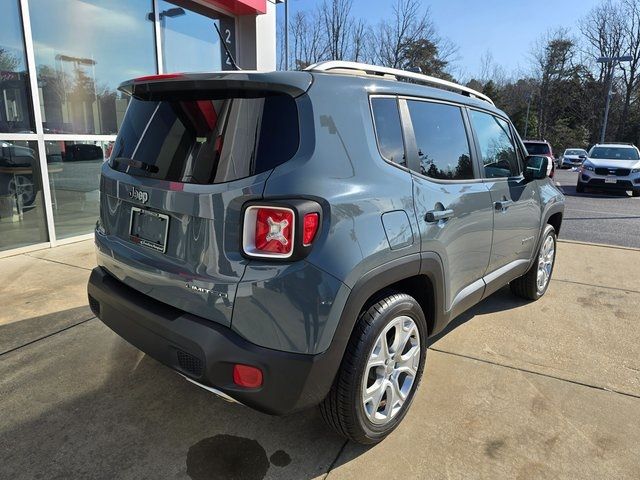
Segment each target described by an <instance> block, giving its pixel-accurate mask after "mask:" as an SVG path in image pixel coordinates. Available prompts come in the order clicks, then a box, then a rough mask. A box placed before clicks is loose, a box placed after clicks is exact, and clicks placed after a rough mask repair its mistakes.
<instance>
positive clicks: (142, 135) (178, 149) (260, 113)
mask: <svg viewBox="0 0 640 480" xmlns="http://www.w3.org/2000/svg"><path fill="white" fill-rule="evenodd" d="M297 149H298V115H297V109H296V105H295V100H294V99H293V98H291V97H289V96H285V95H274V96H268V97H263V98H227V99H220V100H195V101H194V100H186V101H158V102H147V101H142V100H132V102H131V105H130V107H129V109H128V110H127V115H126V116H125V119H124V123H123V125H122V128H121V130H120V133H119V134H118V138H117V139H116V143H115V145H114V147H113V152H112V154H111V166H112V167H114V168H116V169H118V170H120V171H126V172H128V173H130V174H132V175H139V176H147V177H152V178H159V179H162V180H169V181H175V182H184V183H200V184H208V183H222V182H228V181H231V180H237V179H239V178H244V177H247V176H250V175H255V174H258V173H261V172H264V171H266V170H269V169H271V168H274V167H275V166H277V165H279V164H281V163H283V162H285V161H286V160H288V159H290V158H291V157H292V156H293V155H294V154H295V152H296V151H297Z"/></svg>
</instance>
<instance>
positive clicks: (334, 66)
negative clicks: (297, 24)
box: [305, 60, 494, 105]
mask: <svg viewBox="0 0 640 480" xmlns="http://www.w3.org/2000/svg"><path fill="white" fill-rule="evenodd" d="M305 70H307V71H313V72H324V73H331V71H332V70H333V71H334V73H350V74H355V75H358V74H360V75H378V76H380V75H381V76H384V77H386V78H388V77H395V79H396V80H402V79H405V80H412V81H414V82H416V83H422V84H425V85H429V86H433V87H437V88H443V89H446V90H452V91H454V92H457V93H462V94H463V95H468V96H471V97H476V98H479V99H480V100H484V101H485V102H488V103H490V104H491V105H494V103H493V101H492V100H491V99H490V98H489V97H487V96H486V95H485V94H484V93H480V92H478V91H476V90H473V89H472V88H469V87H465V86H464V85H459V84H457V83H453V82H449V81H447V80H442V79H440V78H435V77H430V76H429V75H423V74H421V73H415V72H407V71H405V70H399V69H397V68H388V67H379V66H377V65H370V64H368V63H358V62H346V61H342V60H329V61H326V62H318V63H314V64H313V65H309V66H308V67H307V68H305Z"/></svg>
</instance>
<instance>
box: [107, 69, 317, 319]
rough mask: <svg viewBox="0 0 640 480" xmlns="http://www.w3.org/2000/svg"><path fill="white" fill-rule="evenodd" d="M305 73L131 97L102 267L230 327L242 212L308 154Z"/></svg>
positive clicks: (197, 79)
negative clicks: (301, 150)
mask: <svg viewBox="0 0 640 480" xmlns="http://www.w3.org/2000/svg"><path fill="white" fill-rule="evenodd" d="M310 83H311V76H310V75H309V74H306V73H302V72H298V73H295V74H294V73H271V74H260V73H244V72H239V73H224V74H222V73H220V74H193V75H180V76H172V75H170V76H154V77H147V78H144V79H138V80H134V81H130V82H126V83H124V84H123V85H121V90H122V91H124V92H126V93H128V94H130V95H132V97H133V98H132V99H131V102H130V104H129V107H128V109H127V112H126V115H125V118H124V120H123V123H122V125H121V127H120V131H119V133H118V137H117V139H116V142H115V145H114V147H113V150H112V153H111V157H110V159H109V161H108V163H107V164H105V166H104V168H103V173H102V178H101V200H100V225H99V226H98V228H97V235H96V243H97V246H98V251H99V255H98V261H99V264H100V265H101V266H103V267H104V268H105V269H106V270H107V271H109V272H110V273H111V274H112V275H114V276H115V277H117V278H118V279H120V280H121V281H122V282H124V283H125V284H127V285H129V286H130V287H132V288H134V289H136V290H138V291H140V292H141V293H144V294H146V295H148V296H150V297H153V298H155V299H157V300H159V301H162V302H164V303H167V304H170V305H172V306H175V307H177V308H180V309H181V310H184V311H187V312H191V313H193V314H195V315H198V316H202V317H205V318H208V319H211V320H215V321H218V322H220V323H223V324H227V325H228V324H230V320H231V309H232V306H233V300H234V298H235V291H236V286H237V284H238V282H239V281H240V279H241V278H242V275H243V273H244V268H245V264H246V260H245V259H244V258H243V257H242V255H241V253H240V238H239V237H240V224H241V209H242V205H243V204H244V203H245V202H247V201H249V200H253V199H257V198H261V196H262V192H263V190H264V184H265V181H266V179H267V178H268V176H269V174H270V172H271V171H272V169H273V168H274V167H276V166H277V165H280V164H282V163H283V162H286V161H287V160H289V159H291V158H292V157H293V156H294V155H295V153H296V151H297V150H298V143H299V128H298V113H297V106H296V100H295V98H296V97H297V96H299V95H301V94H302V93H304V91H306V89H307V88H308V87H309V85H310Z"/></svg>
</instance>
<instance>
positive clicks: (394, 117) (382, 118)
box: [371, 98, 406, 165]
mask: <svg viewBox="0 0 640 480" xmlns="http://www.w3.org/2000/svg"><path fill="white" fill-rule="evenodd" d="M371 107H372V109H373V119H374V121H375V126H376V137H377V138H378V148H379V149H380V153H381V154H382V156H383V157H384V158H386V159H387V160H389V161H391V162H395V163H398V164H400V165H406V162H405V159H404V143H403V142H402V127H401V126H400V112H399V111H398V101H397V100H396V99H395V98H373V99H372V100H371Z"/></svg>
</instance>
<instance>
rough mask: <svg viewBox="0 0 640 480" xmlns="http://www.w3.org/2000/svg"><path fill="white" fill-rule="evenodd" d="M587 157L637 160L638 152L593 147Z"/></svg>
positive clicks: (620, 148) (616, 148) (633, 149)
mask: <svg viewBox="0 0 640 480" xmlns="http://www.w3.org/2000/svg"><path fill="white" fill-rule="evenodd" d="M589 156H590V157H591V158H604V159H609V160H638V151H637V150H636V149H635V148H624V147H593V148H592V149H591V154H590V155H589Z"/></svg>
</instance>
